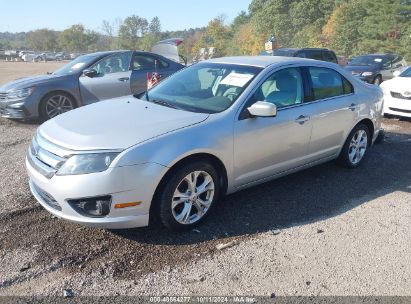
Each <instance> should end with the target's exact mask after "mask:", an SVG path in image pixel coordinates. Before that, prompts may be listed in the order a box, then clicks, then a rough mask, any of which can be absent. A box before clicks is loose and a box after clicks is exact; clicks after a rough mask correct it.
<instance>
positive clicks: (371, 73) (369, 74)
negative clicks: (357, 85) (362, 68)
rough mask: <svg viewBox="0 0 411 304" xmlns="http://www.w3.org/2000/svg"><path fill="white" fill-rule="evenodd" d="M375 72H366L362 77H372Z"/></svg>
mask: <svg viewBox="0 0 411 304" xmlns="http://www.w3.org/2000/svg"><path fill="white" fill-rule="evenodd" d="M372 75H373V72H364V73H362V74H361V76H372Z"/></svg>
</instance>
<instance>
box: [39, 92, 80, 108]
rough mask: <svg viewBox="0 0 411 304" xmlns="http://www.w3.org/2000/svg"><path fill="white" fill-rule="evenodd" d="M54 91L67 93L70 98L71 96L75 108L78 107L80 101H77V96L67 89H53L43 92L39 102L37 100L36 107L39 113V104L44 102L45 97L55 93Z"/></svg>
mask: <svg viewBox="0 0 411 304" xmlns="http://www.w3.org/2000/svg"><path fill="white" fill-rule="evenodd" d="M56 93H63V94H66V95H68V96H69V97H70V98H72V99H73V100H74V102H75V106H76V108H78V107H79V106H80V102H79V101H78V100H77V98H76V97H75V96H74V95H73V94H72V93H70V92H69V91H67V90H53V91H50V92H47V93H45V94H43V96H41V98H40V102H39V105H38V109H37V110H38V112H39V113H40V111H41V110H40V109H41V104H42V103H43V102H44V100H45V99H46V97H48V96H51V95H52V94H56Z"/></svg>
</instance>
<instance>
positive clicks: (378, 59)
mask: <svg viewBox="0 0 411 304" xmlns="http://www.w3.org/2000/svg"><path fill="white" fill-rule="evenodd" d="M374 61H375V62H382V59H381V58H375V59H374Z"/></svg>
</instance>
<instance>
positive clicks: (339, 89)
mask: <svg viewBox="0 0 411 304" xmlns="http://www.w3.org/2000/svg"><path fill="white" fill-rule="evenodd" d="M308 71H309V73H308V74H309V76H310V78H311V83H312V90H313V92H312V93H313V95H314V96H313V97H314V100H320V99H326V98H331V97H336V96H341V95H346V94H351V93H353V91H354V90H353V86H352V85H351V83H350V82H349V81H348V80H347V79H345V78H344V77H343V76H342V75H341V74H340V73H338V72H337V71H334V70H333V69H328V68H318V67H309V68H308Z"/></svg>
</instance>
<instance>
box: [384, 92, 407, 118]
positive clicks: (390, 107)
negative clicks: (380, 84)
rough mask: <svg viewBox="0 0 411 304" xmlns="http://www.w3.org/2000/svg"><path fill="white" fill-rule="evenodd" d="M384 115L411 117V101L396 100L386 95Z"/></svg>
mask: <svg viewBox="0 0 411 304" xmlns="http://www.w3.org/2000/svg"><path fill="white" fill-rule="evenodd" d="M384 114H389V115H395V116H402V117H411V100H407V99H399V98H394V97H392V96H391V94H384Z"/></svg>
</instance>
